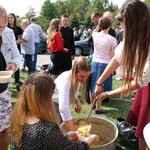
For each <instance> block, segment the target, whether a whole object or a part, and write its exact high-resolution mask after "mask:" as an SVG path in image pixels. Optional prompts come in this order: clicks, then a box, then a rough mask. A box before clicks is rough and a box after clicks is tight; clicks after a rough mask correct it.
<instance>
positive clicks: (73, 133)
mask: <svg viewBox="0 0 150 150" xmlns="http://www.w3.org/2000/svg"><path fill="white" fill-rule="evenodd" d="M67 135H68V139H69V140H71V141H75V140H78V131H69V132H67Z"/></svg>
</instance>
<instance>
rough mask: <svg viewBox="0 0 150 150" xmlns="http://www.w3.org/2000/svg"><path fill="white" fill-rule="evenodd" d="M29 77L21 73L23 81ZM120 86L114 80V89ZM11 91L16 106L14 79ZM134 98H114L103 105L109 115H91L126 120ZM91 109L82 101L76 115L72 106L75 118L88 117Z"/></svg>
mask: <svg viewBox="0 0 150 150" xmlns="http://www.w3.org/2000/svg"><path fill="white" fill-rule="evenodd" d="M27 77H28V75H27V72H26V71H25V72H23V71H21V81H22V82H24V81H25V80H26V79H27ZM119 86H121V81H118V80H113V89H115V88H117V87H119ZM9 89H10V91H11V93H12V95H11V97H12V100H11V101H12V103H13V104H14V103H15V102H16V101H17V97H18V92H17V91H16V87H15V84H14V79H13V81H12V83H11V84H10V85H9ZM132 97H133V94H131V95H129V96H126V97H120V96H114V97H112V98H110V101H109V103H104V104H102V107H103V108H105V109H108V110H109V111H108V113H106V114H102V115H96V114H95V112H94V110H93V112H92V114H91V115H96V116H100V117H104V118H107V119H109V120H110V121H112V122H114V123H116V119H117V118H118V117H123V118H125V117H126V116H127V113H128V111H129V108H130V105H131V103H132V101H131V99H132ZM89 109H90V105H89V104H88V103H87V102H85V101H82V112H81V113H80V114H77V113H75V111H74V108H73V106H71V111H72V115H73V116H75V117H77V116H86V115H87V114H88V112H89Z"/></svg>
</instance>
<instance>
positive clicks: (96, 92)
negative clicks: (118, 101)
mask: <svg viewBox="0 0 150 150" xmlns="http://www.w3.org/2000/svg"><path fill="white" fill-rule="evenodd" d="M102 92H103V86H98V85H96V87H95V95H96V96H98V95H99V94H101V93H102Z"/></svg>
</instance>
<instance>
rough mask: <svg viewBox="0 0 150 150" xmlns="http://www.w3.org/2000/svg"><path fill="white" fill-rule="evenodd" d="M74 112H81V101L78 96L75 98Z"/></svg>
mask: <svg viewBox="0 0 150 150" xmlns="http://www.w3.org/2000/svg"><path fill="white" fill-rule="evenodd" d="M75 105H76V106H75V112H76V113H80V112H81V103H80V100H79V99H78V98H76V99H75Z"/></svg>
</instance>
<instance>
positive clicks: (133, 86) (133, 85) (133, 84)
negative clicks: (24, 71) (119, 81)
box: [98, 80, 140, 101]
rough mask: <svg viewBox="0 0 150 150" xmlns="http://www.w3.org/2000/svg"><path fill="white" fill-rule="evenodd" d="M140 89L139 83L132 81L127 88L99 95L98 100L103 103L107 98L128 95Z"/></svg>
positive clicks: (123, 87)
mask: <svg viewBox="0 0 150 150" xmlns="http://www.w3.org/2000/svg"><path fill="white" fill-rule="evenodd" d="M138 88H140V86H139V84H138V82H137V81H136V80H133V81H131V83H130V85H128V84H127V85H125V86H122V87H119V88H117V89H115V90H112V91H107V92H102V93H101V94H99V95H98V98H99V100H100V101H102V100H103V99H105V98H108V97H112V96H115V95H120V94H127V93H129V92H131V91H134V90H136V89H138Z"/></svg>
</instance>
